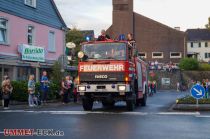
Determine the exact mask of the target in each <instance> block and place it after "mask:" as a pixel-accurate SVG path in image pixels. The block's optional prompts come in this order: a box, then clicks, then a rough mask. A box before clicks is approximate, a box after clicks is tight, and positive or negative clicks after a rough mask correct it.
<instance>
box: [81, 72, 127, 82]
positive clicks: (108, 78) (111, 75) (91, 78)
mask: <svg viewBox="0 0 210 139" xmlns="http://www.w3.org/2000/svg"><path fill="white" fill-rule="evenodd" d="M124 79H125V74H124V72H107V73H100V72H94V73H93V72H91V73H87V72H86V73H80V81H81V82H123V81H124Z"/></svg>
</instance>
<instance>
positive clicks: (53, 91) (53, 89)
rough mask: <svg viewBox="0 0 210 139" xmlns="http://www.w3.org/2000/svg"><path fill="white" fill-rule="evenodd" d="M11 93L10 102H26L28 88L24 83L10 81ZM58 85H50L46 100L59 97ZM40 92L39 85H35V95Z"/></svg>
mask: <svg viewBox="0 0 210 139" xmlns="http://www.w3.org/2000/svg"><path fill="white" fill-rule="evenodd" d="M11 83H12V86H13V92H12V95H11V100H15V101H20V102H25V101H28V87H27V82H26V81H12V82H11ZM59 91H60V84H55V83H50V87H49V93H48V99H49V100H54V99H58V98H60V95H59ZM38 92H40V83H36V91H35V94H38Z"/></svg>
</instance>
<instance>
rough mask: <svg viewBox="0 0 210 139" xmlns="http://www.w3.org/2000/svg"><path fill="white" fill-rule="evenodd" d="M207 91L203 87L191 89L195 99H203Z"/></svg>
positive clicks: (195, 86) (196, 86) (198, 86)
mask: <svg viewBox="0 0 210 139" xmlns="http://www.w3.org/2000/svg"><path fill="white" fill-rule="evenodd" d="M205 92H206V91H205V89H204V87H203V86H201V85H194V86H193V87H192V88H191V94H192V96H193V97H194V98H195V99H201V98H203V97H204V96H205Z"/></svg>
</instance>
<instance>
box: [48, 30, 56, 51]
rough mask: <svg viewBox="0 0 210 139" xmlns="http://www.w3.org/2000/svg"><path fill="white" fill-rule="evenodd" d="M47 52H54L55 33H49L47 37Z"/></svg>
mask: <svg viewBox="0 0 210 139" xmlns="http://www.w3.org/2000/svg"><path fill="white" fill-rule="evenodd" d="M48 51H49V52H55V51H56V49H55V32H53V31H50V32H49V36H48Z"/></svg>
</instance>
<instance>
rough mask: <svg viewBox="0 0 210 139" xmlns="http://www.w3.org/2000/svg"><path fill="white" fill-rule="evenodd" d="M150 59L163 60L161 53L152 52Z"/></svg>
mask: <svg viewBox="0 0 210 139" xmlns="http://www.w3.org/2000/svg"><path fill="white" fill-rule="evenodd" d="M152 58H163V52H153V53H152Z"/></svg>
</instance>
